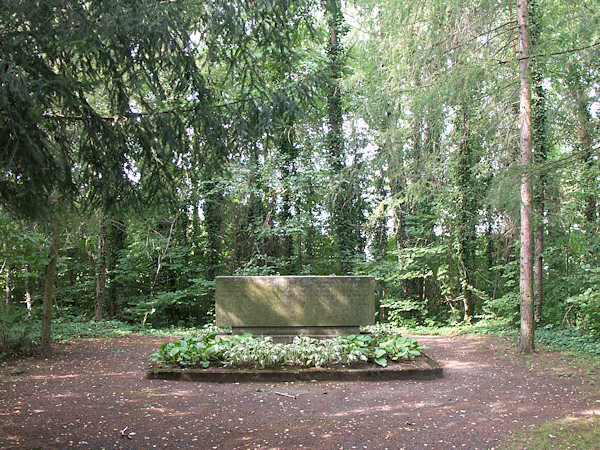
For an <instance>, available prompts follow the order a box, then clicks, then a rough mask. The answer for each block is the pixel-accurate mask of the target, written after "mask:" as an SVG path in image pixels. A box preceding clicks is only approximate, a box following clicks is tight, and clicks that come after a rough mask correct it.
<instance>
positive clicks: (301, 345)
mask: <svg viewBox="0 0 600 450" xmlns="http://www.w3.org/2000/svg"><path fill="white" fill-rule="evenodd" d="M423 348H424V347H422V346H420V345H419V344H418V342H417V341H416V339H414V338H410V337H403V336H398V335H392V334H378V335H372V336H370V335H356V334H350V335H346V336H339V337H336V338H331V339H314V338H310V337H307V336H297V337H295V338H294V340H293V341H292V342H291V343H287V344H284V343H275V342H273V339H272V338H271V337H254V336H252V335H251V334H250V333H245V334H242V335H233V336H227V337H223V336H219V335H218V332H217V331H216V330H207V331H206V332H204V333H202V334H200V335H199V336H187V337H183V338H181V339H178V340H177V341H175V342H169V343H165V344H163V345H161V346H160V348H159V349H158V351H157V352H155V353H154V354H152V355H151V356H150V359H152V360H155V361H158V362H159V363H162V364H168V365H176V366H179V367H203V368H207V367H209V366H210V365H211V364H212V365H215V366H219V367H223V366H225V367H250V368H261V369H266V368H274V367H333V366H351V365H357V364H361V363H368V362H374V363H376V364H379V365H380V366H386V365H387V364H388V361H398V360H402V359H410V358H412V357H415V356H419V355H420V354H421V350H422V349H423Z"/></svg>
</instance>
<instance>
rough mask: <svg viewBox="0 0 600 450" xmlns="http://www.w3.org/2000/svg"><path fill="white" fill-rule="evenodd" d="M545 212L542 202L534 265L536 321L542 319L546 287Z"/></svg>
mask: <svg viewBox="0 0 600 450" xmlns="http://www.w3.org/2000/svg"><path fill="white" fill-rule="evenodd" d="M543 212H544V205H543V204H540V205H538V213H539V215H540V217H539V219H538V220H539V223H538V226H537V233H536V234H537V237H536V240H535V242H536V246H535V267H534V271H533V272H534V273H533V277H534V286H535V293H536V298H537V304H536V308H535V323H539V322H540V321H541V320H542V304H543V300H544V296H543V289H544V285H543V274H544V272H543V262H544V261H543V258H542V253H543V252H544V223H543V217H542V215H543Z"/></svg>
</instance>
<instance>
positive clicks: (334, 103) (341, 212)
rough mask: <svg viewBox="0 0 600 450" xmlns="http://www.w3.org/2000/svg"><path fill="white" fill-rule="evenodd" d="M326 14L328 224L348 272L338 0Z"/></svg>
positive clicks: (349, 248)
mask: <svg viewBox="0 0 600 450" xmlns="http://www.w3.org/2000/svg"><path fill="white" fill-rule="evenodd" d="M326 6H327V14H328V23H329V46H328V48H327V53H328V56H329V69H330V72H331V74H330V79H329V93H328V95H327V119H328V125H329V132H328V134H327V147H328V151H329V161H330V166H331V175H332V178H334V179H337V181H338V182H337V186H336V187H337V188H336V192H335V193H334V197H333V202H332V207H331V209H332V210H331V224H332V231H333V233H332V234H333V243H334V248H335V251H336V253H337V257H338V258H339V271H340V273H342V274H347V273H350V272H351V271H352V266H353V264H352V258H353V257H354V256H355V255H354V252H355V248H354V245H353V243H354V242H353V241H354V239H353V237H352V226H353V221H352V217H351V207H352V198H351V195H352V194H351V193H350V183H349V181H348V180H344V179H341V177H342V173H343V170H344V167H345V153H344V144H345V142H344V132H343V111H342V94H341V83H340V81H341V78H342V54H343V47H342V44H341V42H340V40H339V38H340V34H341V30H340V25H341V22H342V20H343V14H342V11H341V4H340V1H339V0H327V2H326Z"/></svg>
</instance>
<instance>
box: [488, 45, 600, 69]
mask: <svg viewBox="0 0 600 450" xmlns="http://www.w3.org/2000/svg"><path fill="white" fill-rule="evenodd" d="M599 45H600V42H595V43H593V44H590V45H585V46H583V47H578V48H571V49H568V50H562V51H560V52H552V53H538V54H537V55H527V56H520V57H517V58H516V61H522V60H524V59H530V58H550V57H551V56H559V55H564V54H567V53H573V52H578V51H581V50H587V49H589V48H594V47H598V46H599ZM513 61H515V60H513V59H510V60H498V64H508V63H510V62H513Z"/></svg>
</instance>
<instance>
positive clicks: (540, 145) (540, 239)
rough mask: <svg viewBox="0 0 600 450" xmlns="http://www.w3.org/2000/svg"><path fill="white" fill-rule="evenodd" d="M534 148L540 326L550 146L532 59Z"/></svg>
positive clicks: (537, 65)
mask: <svg viewBox="0 0 600 450" xmlns="http://www.w3.org/2000/svg"><path fill="white" fill-rule="evenodd" d="M530 13H531V26H530V29H531V33H530V34H531V48H532V49H533V51H532V53H534V54H536V53H540V51H539V50H538V51H536V49H538V48H540V44H541V42H540V29H541V25H540V24H541V10H540V6H539V5H538V1H537V0H531V3H530ZM531 64H532V74H531V79H532V82H533V89H532V94H533V98H532V113H531V114H532V118H531V120H532V133H533V136H532V145H533V157H534V161H535V163H536V165H539V167H538V170H537V172H538V176H537V178H536V187H535V190H534V200H535V204H536V212H537V230H536V240H535V243H536V244H535V263H534V271H533V272H534V273H533V277H534V289H535V300H536V307H535V323H536V324H537V323H539V322H540V321H541V318H542V305H543V303H544V299H543V291H544V284H543V283H544V279H543V275H544V271H543V258H542V255H543V252H544V213H545V201H546V177H547V170H546V168H545V164H546V162H547V160H548V144H547V139H546V116H547V114H546V108H547V107H546V92H545V90H544V86H543V83H542V81H543V73H542V70H543V67H544V66H543V63H541V62H540V61H538V60H537V58H535V57H532V59H531Z"/></svg>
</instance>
